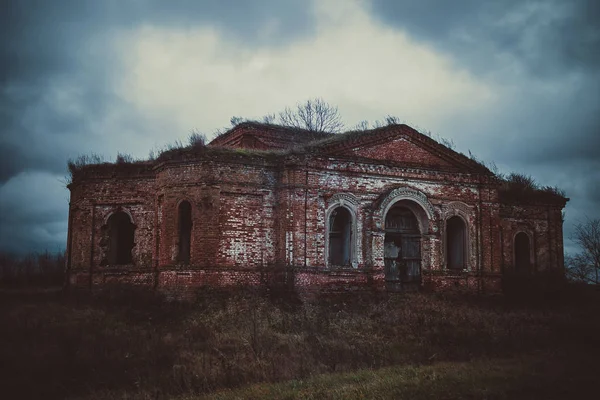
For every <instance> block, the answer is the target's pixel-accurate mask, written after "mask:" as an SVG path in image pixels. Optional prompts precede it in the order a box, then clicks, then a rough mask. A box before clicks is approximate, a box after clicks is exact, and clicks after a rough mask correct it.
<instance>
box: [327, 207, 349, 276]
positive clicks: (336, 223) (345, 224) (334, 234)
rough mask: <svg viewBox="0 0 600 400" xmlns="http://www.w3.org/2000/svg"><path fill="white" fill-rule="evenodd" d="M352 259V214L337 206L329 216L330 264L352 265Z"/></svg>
mask: <svg viewBox="0 0 600 400" xmlns="http://www.w3.org/2000/svg"><path fill="white" fill-rule="evenodd" d="M351 261H352V215H351V214H350V211H348V209H347V208H345V207H337V208H335V209H334V210H333V211H332V212H331V216H330V217H329V260H328V262H329V265H332V266H350V264H351Z"/></svg>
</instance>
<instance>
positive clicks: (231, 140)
mask: <svg viewBox="0 0 600 400" xmlns="http://www.w3.org/2000/svg"><path fill="white" fill-rule="evenodd" d="M69 188H70V190H71V201H70V209H69V234H68V261H67V269H68V276H69V283H70V284H71V285H76V286H88V285H89V286H90V287H91V286H95V285H102V284H106V283H111V282H119V283H135V284H141V285H148V286H150V287H153V288H157V289H159V290H161V289H172V288H176V287H187V288H201V287H207V286H213V287H231V286H237V285H250V286H261V285H273V284H287V285H290V286H293V287H295V288H300V289H302V288H305V289H316V290H328V289H343V290H351V289H355V288H371V289H375V290H403V289H408V288H419V287H428V288H432V289H441V288H444V287H461V288H466V289H468V290H477V291H497V290H500V287H501V283H502V277H503V276H506V274H507V273H520V274H529V275H535V274H537V273H540V272H541V271H545V270H556V271H559V272H560V271H562V268H563V236H562V209H563V207H564V206H565V204H566V201H567V200H568V199H566V198H565V197H563V196H562V195H560V194H559V193H556V192H552V191H548V190H545V191H543V190H537V192H539V193H533V194H534V195H529V196H527V197H523V196H521V197H519V196H515V195H514V191H512V192H511V190H510V188H507V187H506V181H503V180H502V179H499V178H498V177H496V176H495V175H494V174H493V173H492V172H490V171H489V170H488V169H487V168H486V167H485V166H484V165H482V164H480V163H478V162H477V161H475V160H473V159H471V158H469V157H466V156H464V155H462V154H460V153H457V152H455V151H453V150H451V149H449V148H448V147H445V146H443V145H441V144H439V143H438V142H436V141H435V140H433V139H431V138H430V137H428V136H426V135H423V134H421V133H419V132H417V131H415V130H414V129H412V128H410V127H409V126H406V125H389V126H385V127H381V128H377V129H373V130H368V131H357V132H348V133H344V134H337V135H332V134H322V133H312V132H308V131H303V130H298V129H292V128H286V127H282V126H277V125H269V124H262V123H255V122H244V123H241V124H239V125H237V126H236V127H234V128H232V129H231V130H229V131H228V132H225V133H224V134H222V135H220V136H219V137H217V138H216V139H215V140H213V141H212V142H211V143H209V144H208V145H203V144H198V145H195V146H194V145H192V146H189V147H187V148H175V149H172V150H169V151H166V152H164V153H163V154H161V155H160V156H159V157H158V158H157V159H155V160H149V161H144V162H131V163H127V162H117V163H114V164H112V163H110V164H109V163H104V164H95V165H87V166H81V167H79V168H77V169H76V170H75V171H74V172H73V180H72V183H71V184H70V185H69Z"/></svg>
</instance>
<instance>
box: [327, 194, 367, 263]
mask: <svg viewBox="0 0 600 400" xmlns="http://www.w3.org/2000/svg"><path fill="white" fill-rule="evenodd" d="M340 207H341V208H344V209H346V210H347V211H348V212H349V213H350V219H351V222H350V223H351V226H350V233H351V238H350V265H351V266H352V268H357V267H358V245H359V242H360V241H359V232H358V207H359V203H358V199H357V198H356V196H354V195H352V194H350V193H337V194H334V195H333V196H331V198H330V199H329V201H328V202H327V209H326V211H325V266H327V267H331V266H332V265H331V263H330V261H329V258H330V254H329V247H330V232H331V222H332V221H331V217H332V215H333V212H334V211H335V210H336V209H338V208H340Z"/></svg>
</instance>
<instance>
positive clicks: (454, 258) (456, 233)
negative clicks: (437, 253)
mask: <svg viewBox="0 0 600 400" xmlns="http://www.w3.org/2000/svg"><path fill="white" fill-rule="evenodd" d="M466 243H467V227H466V225H465V222H464V221H463V219H462V218H460V217H457V216H454V217H451V218H449V219H448V221H446V266H447V268H448V269H451V270H457V271H460V270H463V269H465V268H466V267H467V247H466Z"/></svg>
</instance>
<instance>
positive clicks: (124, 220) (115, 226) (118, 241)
mask: <svg viewBox="0 0 600 400" xmlns="http://www.w3.org/2000/svg"><path fill="white" fill-rule="evenodd" d="M107 225H108V237H109V240H108V263H109V264H111V265H123V264H131V263H132V258H131V249H132V248H133V230H134V226H133V224H132V223H131V219H130V218H129V215H127V213H125V212H123V211H118V212H116V213H114V214H112V215H111V216H110V217H109V218H108V221H107Z"/></svg>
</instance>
